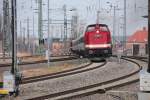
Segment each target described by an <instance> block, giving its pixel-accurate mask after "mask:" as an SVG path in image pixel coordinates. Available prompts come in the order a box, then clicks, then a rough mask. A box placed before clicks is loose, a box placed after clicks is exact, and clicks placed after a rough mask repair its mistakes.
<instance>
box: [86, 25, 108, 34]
mask: <svg viewBox="0 0 150 100" xmlns="http://www.w3.org/2000/svg"><path fill="white" fill-rule="evenodd" d="M96 28H97V26H96V25H89V26H88V27H87V29H86V32H91V31H94V30H95V29H96ZM98 29H100V31H109V30H108V27H107V25H98Z"/></svg>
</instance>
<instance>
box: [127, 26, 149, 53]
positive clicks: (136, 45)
mask: <svg viewBox="0 0 150 100" xmlns="http://www.w3.org/2000/svg"><path fill="white" fill-rule="evenodd" d="M147 39H148V30H147V29H146V27H143V29H142V30H138V31H136V32H135V33H134V34H133V35H132V36H130V37H129V38H128V40H127V45H126V48H127V49H128V50H131V53H132V54H133V55H143V54H147V49H148V45H147V42H148V40H147Z"/></svg>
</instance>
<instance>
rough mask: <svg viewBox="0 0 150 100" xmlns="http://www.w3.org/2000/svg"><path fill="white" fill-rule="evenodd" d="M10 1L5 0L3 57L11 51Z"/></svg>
mask: <svg viewBox="0 0 150 100" xmlns="http://www.w3.org/2000/svg"><path fill="white" fill-rule="evenodd" d="M9 16H10V14H9V1H8V0H3V18H4V20H3V24H4V25H3V43H2V45H3V46H2V49H3V57H5V54H6V52H7V53H8V52H10V41H9V40H10V23H9Z"/></svg>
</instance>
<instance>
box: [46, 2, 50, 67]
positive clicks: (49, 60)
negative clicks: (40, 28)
mask: <svg viewBox="0 0 150 100" xmlns="http://www.w3.org/2000/svg"><path fill="white" fill-rule="evenodd" d="M47 8H48V10H47V11H48V16H47V17H48V39H47V40H48V52H47V53H48V67H49V61H50V58H49V55H50V53H49V52H50V36H49V32H50V31H49V0H48V7H47Z"/></svg>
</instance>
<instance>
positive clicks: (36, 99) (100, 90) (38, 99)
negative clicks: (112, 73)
mask: <svg viewBox="0 0 150 100" xmlns="http://www.w3.org/2000/svg"><path fill="white" fill-rule="evenodd" d="M122 59H125V60H127V61H130V62H133V63H135V64H136V65H137V66H138V69H137V70H135V71H134V72H132V73H130V74H128V75H124V76H121V77H118V78H115V79H110V80H108V81H104V82H100V83H96V84H93V85H89V86H85V87H80V88H76V89H72V90H66V91H63V92H58V93H53V94H48V95H44V96H40V97H34V98H31V99H29V100H43V99H48V98H50V99H53V100H55V99H58V100H59V99H63V100H65V99H68V98H71V97H76V96H86V95H89V94H95V93H105V92H106V91H107V90H109V89H111V88H113V87H114V86H113V87H112V86H108V87H107V88H97V87H100V86H102V85H104V84H105V85H107V84H108V85H109V84H111V83H114V82H117V81H120V80H122V79H126V78H128V77H132V76H133V75H135V74H137V73H138V72H139V71H140V70H141V69H142V67H141V66H140V65H139V64H138V63H137V62H135V61H133V60H130V59H126V58H122ZM135 81H138V80H133V81H132V82H135ZM127 83H131V82H126V83H124V84H127ZM120 85H123V84H120ZM120 85H116V86H115V87H117V86H120ZM94 88H97V89H95V90H94ZM92 89H93V90H92ZM86 90H91V91H86ZM80 91H86V92H81V93H78V92H80ZM71 93H72V94H73V93H74V95H70V96H68V97H67V96H66V97H65V96H64V95H67V94H71ZM75 93H76V94H75ZM61 96H62V97H61ZM59 97H61V98H59Z"/></svg>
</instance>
